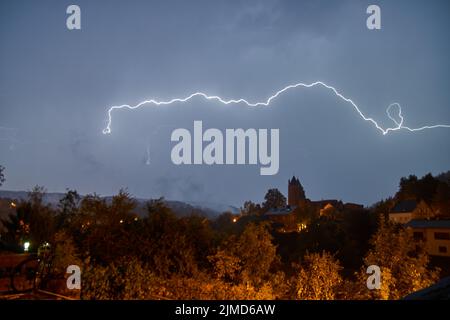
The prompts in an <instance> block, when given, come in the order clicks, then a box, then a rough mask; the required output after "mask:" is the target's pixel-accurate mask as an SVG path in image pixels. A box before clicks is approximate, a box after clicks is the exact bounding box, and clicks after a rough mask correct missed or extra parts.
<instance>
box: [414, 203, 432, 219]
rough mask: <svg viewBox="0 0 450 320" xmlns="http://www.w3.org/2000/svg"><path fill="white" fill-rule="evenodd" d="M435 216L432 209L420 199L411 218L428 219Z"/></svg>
mask: <svg viewBox="0 0 450 320" xmlns="http://www.w3.org/2000/svg"><path fill="white" fill-rule="evenodd" d="M434 216H435V212H434V211H433V209H432V208H431V207H430V206H429V205H427V203H426V202H425V201H423V200H422V201H420V202H419V204H418V205H417V207H416V209H414V211H413V219H419V220H420V219H423V220H429V219H432V218H433V217H434Z"/></svg>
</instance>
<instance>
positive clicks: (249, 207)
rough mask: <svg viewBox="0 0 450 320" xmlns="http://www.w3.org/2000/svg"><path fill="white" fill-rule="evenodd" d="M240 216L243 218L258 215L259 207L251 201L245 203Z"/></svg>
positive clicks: (259, 212)
mask: <svg viewBox="0 0 450 320" xmlns="http://www.w3.org/2000/svg"><path fill="white" fill-rule="evenodd" d="M241 214H242V215H243V216H251V215H260V214H261V206H260V205H259V204H256V203H254V202H252V201H245V202H244V206H243V207H242V208H241Z"/></svg>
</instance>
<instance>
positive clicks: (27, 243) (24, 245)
mask: <svg viewBox="0 0 450 320" xmlns="http://www.w3.org/2000/svg"><path fill="white" fill-rule="evenodd" d="M29 248H30V242H28V241H27V242H25V243H24V244H23V250H24V251H25V252H28V249H29Z"/></svg>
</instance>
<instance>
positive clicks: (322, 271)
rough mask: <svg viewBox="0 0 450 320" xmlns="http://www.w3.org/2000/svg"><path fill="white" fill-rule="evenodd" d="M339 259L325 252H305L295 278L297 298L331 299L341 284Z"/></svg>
mask: <svg viewBox="0 0 450 320" xmlns="http://www.w3.org/2000/svg"><path fill="white" fill-rule="evenodd" d="M341 269H342V267H341V266H340V264H339V261H337V260H335V258H334V257H333V256H332V255H331V254H329V253H327V252H325V251H324V252H322V253H321V254H320V253H311V254H310V253H307V254H306V255H305V257H304V261H303V263H302V265H301V267H300V270H299V271H298V275H297V279H296V292H297V295H296V297H297V299H300V300H333V299H335V297H336V295H337V294H338V291H339V286H340V285H341V284H342V281H343V280H342V277H341V275H340V274H339V272H340V271H341Z"/></svg>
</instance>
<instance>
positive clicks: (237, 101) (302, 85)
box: [103, 81, 450, 135]
mask: <svg viewBox="0 0 450 320" xmlns="http://www.w3.org/2000/svg"><path fill="white" fill-rule="evenodd" d="M313 87H322V88H325V89H328V90H329V91H331V92H332V93H334V95H335V96H337V97H338V98H339V99H341V100H343V101H345V102H347V103H349V104H350V105H351V106H352V107H353V108H354V109H355V111H356V112H357V113H358V114H359V116H360V117H361V118H362V119H363V120H364V121H367V122H370V123H372V124H373V125H374V126H375V128H376V129H378V130H379V131H380V132H381V133H382V134H383V135H386V134H388V133H389V132H391V131H398V130H407V131H410V132H416V131H422V130H425V129H436V128H450V125H447V124H435V125H427V126H423V127H419V128H410V127H408V126H405V125H403V123H404V118H403V115H402V107H401V105H400V104H399V103H396V102H395V103H391V104H390V105H389V106H388V107H387V109H386V113H387V116H388V117H389V119H390V120H392V121H393V122H394V124H395V126H393V127H388V128H383V127H381V126H380V125H379V124H378V123H377V122H376V121H375V120H374V119H373V118H370V117H366V116H365V115H364V114H363V113H362V111H361V109H360V108H359V107H358V105H357V104H356V103H355V102H354V101H353V100H352V99H350V98H347V97H345V96H344V95H343V94H342V93H340V92H339V91H338V90H337V89H336V88H335V87H333V86H330V85H328V84H326V83H324V82H322V81H316V82H312V83H309V84H308V83H301V82H300V83H296V84H291V85H288V86H286V87H284V88H283V89H281V90H279V91H277V92H276V93H275V94H273V95H272V96H270V97H269V98H268V99H267V100H266V101H261V102H249V101H247V100H246V99H242V98H240V99H231V100H225V99H223V98H221V97H219V96H211V95H208V94H206V93H203V92H195V93H192V94H190V95H188V96H187V97H184V98H174V99H171V100H168V101H157V100H154V99H151V100H145V101H142V102H140V103H138V104H137V105H134V106H130V105H127V104H124V105H121V106H112V107H110V108H109V110H108V124H107V126H106V128H105V129H103V133H104V134H109V133H111V123H112V113H113V111H114V110H120V109H129V110H135V109H138V108H140V107H142V106H144V105H155V106H162V105H170V104H174V103H182V102H187V101H189V100H191V99H193V98H195V97H201V98H204V99H206V100H214V101H218V102H220V103H222V104H224V105H229V104H240V103H243V104H245V105H247V106H248V107H267V106H269V105H270V104H271V103H272V101H274V100H275V99H276V98H278V97H279V96H280V95H282V94H283V93H285V92H286V91H289V90H292V89H296V88H313ZM393 108H395V109H396V110H397V116H398V120H396V119H395V118H394V117H393V116H392V113H391V112H392V109H393Z"/></svg>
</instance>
